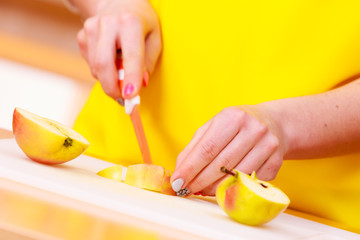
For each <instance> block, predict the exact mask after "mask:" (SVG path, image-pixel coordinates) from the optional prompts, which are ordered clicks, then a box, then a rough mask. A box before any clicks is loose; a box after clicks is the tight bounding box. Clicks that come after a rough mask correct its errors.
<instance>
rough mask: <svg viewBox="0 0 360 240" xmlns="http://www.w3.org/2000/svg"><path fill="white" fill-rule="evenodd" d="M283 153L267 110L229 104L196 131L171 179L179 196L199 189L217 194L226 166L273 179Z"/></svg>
mask: <svg viewBox="0 0 360 240" xmlns="http://www.w3.org/2000/svg"><path fill="white" fill-rule="evenodd" d="M284 152H285V144H284V142H283V140H282V134H281V131H280V128H279V127H278V126H276V124H275V123H274V121H272V119H271V118H270V117H269V115H268V114H267V113H266V111H265V110H264V109H261V108H260V107H258V106H257V105H254V106H250V105H246V106H239V107H228V108H226V109H224V110H222V111H221V112H220V113H218V114H217V115H216V116H215V117H213V118H212V119H210V121H208V122H207V123H206V124H204V125H203V126H202V127H200V128H199V129H198V130H197V132H196V133H195V135H194V137H193V139H192V140H191V141H190V143H189V144H188V145H187V146H186V147H185V149H184V150H183V151H182V152H181V153H180V154H179V155H178V157H177V161H176V169H175V172H174V174H173V176H172V178H171V182H172V185H173V188H174V190H175V191H176V192H178V195H180V196H181V195H187V194H190V193H197V192H198V191H201V192H202V194H204V195H214V194H215V192H216V186H217V185H218V183H219V182H220V181H221V180H223V178H224V177H225V176H224V173H223V172H221V171H220V169H221V167H223V166H224V167H226V168H227V169H230V170H231V169H237V170H239V171H242V172H245V173H248V174H250V173H252V172H253V171H256V174H257V176H258V177H259V178H260V179H262V180H272V179H274V178H275V176H276V174H277V172H278V171H279V169H280V167H281V165H282V161H283V156H284ZM179 190H181V191H180V192H179Z"/></svg>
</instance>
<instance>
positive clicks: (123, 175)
mask: <svg viewBox="0 0 360 240" xmlns="http://www.w3.org/2000/svg"><path fill="white" fill-rule="evenodd" d="M97 174H98V175H99V176H102V177H105V178H109V179H112V180H115V181H122V182H124V183H126V184H128V185H130V186H134V187H138V188H142V189H146V190H150V191H155V192H159V193H164V194H168V195H175V192H174V190H172V187H171V184H170V177H171V175H172V172H171V171H169V170H166V169H164V168H163V167H161V166H158V165H154V164H134V165H130V166H128V167H127V168H126V167H123V166H121V165H114V166H111V167H108V168H105V169H103V170H101V171H100V172H98V173H97Z"/></svg>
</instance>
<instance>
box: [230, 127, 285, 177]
mask: <svg viewBox="0 0 360 240" xmlns="http://www.w3.org/2000/svg"><path fill="white" fill-rule="evenodd" d="M278 147H279V142H278V141H277V138H275V137H274V136H273V135H272V134H271V133H269V134H267V135H266V136H265V137H264V138H263V139H261V141H260V142H259V143H258V144H257V145H256V146H255V147H254V148H253V149H251V151H250V152H249V153H248V154H247V155H246V156H245V157H244V158H243V160H242V161H241V162H240V163H239V164H238V165H237V166H236V167H235V169H237V170H239V171H241V172H244V173H247V174H251V173H252V172H253V171H257V170H258V169H259V168H260V167H261V166H262V165H263V163H264V162H265V161H266V160H267V159H268V158H269V157H270V156H271V155H272V154H273V153H274V152H275V151H276V150H277V149H278Z"/></svg>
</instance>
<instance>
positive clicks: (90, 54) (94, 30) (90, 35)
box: [84, 17, 99, 78]
mask: <svg viewBox="0 0 360 240" xmlns="http://www.w3.org/2000/svg"><path fill="white" fill-rule="evenodd" d="M84 32H85V39H86V45H87V54H86V55H87V62H88V64H89V66H90V70H91V73H92V75H93V76H94V77H95V78H97V75H96V71H95V55H96V47H97V40H98V35H99V34H98V18H95V17H93V18H88V19H87V20H86V21H85V23H84Z"/></svg>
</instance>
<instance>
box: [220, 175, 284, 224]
mask: <svg viewBox="0 0 360 240" xmlns="http://www.w3.org/2000/svg"><path fill="white" fill-rule="evenodd" d="M222 171H224V172H226V173H228V174H231V175H232V176H229V177H227V178H226V179H224V180H223V181H222V182H221V183H220V184H219V186H218V188H217V190H216V199H217V202H218V204H219V206H220V207H221V208H222V209H223V210H224V211H225V213H226V214H227V215H229V216H230V217H231V218H232V219H234V220H235V221H237V222H240V223H243V224H247V225H261V224H264V223H267V222H269V221H271V220H272V219H274V218H275V217H276V216H277V215H279V214H280V213H281V212H283V211H284V210H285V209H286V208H287V206H288V205H289V204H290V199H289V198H288V197H287V196H286V194H285V193H283V192H282V191H281V190H280V189H279V188H277V187H275V186H273V185H272V184H270V183H268V182H265V181H261V180H259V179H258V178H257V177H256V175H255V172H253V174H252V175H251V176H249V175H247V174H245V173H242V172H239V171H237V170H234V172H232V171H229V170H227V169H226V170H224V169H223V168H222Z"/></svg>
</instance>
